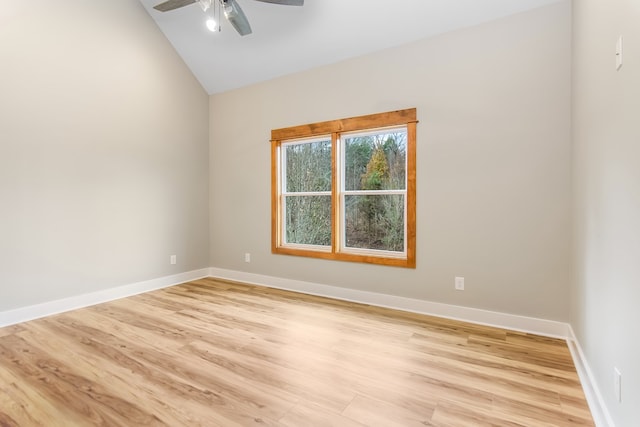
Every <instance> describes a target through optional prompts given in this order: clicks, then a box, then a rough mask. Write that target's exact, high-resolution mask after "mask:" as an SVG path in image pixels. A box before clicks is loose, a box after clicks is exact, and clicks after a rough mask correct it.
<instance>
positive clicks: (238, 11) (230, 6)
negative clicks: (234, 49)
mask: <svg viewBox="0 0 640 427" xmlns="http://www.w3.org/2000/svg"><path fill="white" fill-rule="evenodd" d="M222 4H223V7H224V16H225V18H227V21H229V23H231V25H233V28H235V29H236V31H237V32H238V34H240V35H241V36H246V35H247V34H251V25H249V21H248V20H247V15H245V14H244V12H243V11H242V8H241V7H240V5H239V4H238V2H236V0H223V1H222Z"/></svg>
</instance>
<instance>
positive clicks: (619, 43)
mask: <svg viewBox="0 0 640 427" xmlns="http://www.w3.org/2000/svg"><path fill="white" fill-rule="evenodd" d="M620 67H622V36H620V37H618V41H617V42H616V71H618V70H619V69H620Z"/></svg>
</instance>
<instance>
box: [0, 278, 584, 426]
mask: <svg viewBox="0 0 640 427" xmlns="http://www.w3.org/2000/svg"><path fill="white" fill-rule="evenodd" d="M90 425H103V426H147V425H150V426H160V425H168V426H224V427H227V426H247V425H263V426H293V427H302V426H340V427H343V426H344V427H351V426H384V427H393V426H403V427H405V426H474V427H475V426H501V427H502V426H573V425H581V426H593V422H592V420H591V416H590V414H589V410H588V408H587V404H586V402H585V398H584V395H583V392H582V389H581V387H580V383H579V381H578V377H577V374H576V371H575V368H574V366H573V363H572V360H571V356H570V354H569V350H568V348H567V345H566V343H565V342H564V341H562V340H556V339H549V338H543V337H539V336H533V335H528V334H524V333H519V332H511V331H507V330H502V329H496V328H490V327H484V326H477V325H472V324H468V323H463V322H456V321H451V320H444V319H440V318H435V317H428V316H422V315H417V314H411V313H405V312H399V311H394V310H388V309H382V308H376V307H370V306H365V305H359V304H354V303H348V302H342V301H335V300H330V299H325V298H320V297H313V296H306V295H301V294H296V293H292V292H286V291H280V290H275V289H268V288H261V287H256V286H248V285H242V284H232V283H226V282H221V281H216V280H213V279H203V280H198V281H194V282H190V283H186V284H183V285H179V286H175V287H172V288H168V289H164V290H161V291H155V292H151V293H147V294H143V295H138V296H134V297H130V298H126V299H122V300H118V301H114V302H110V303H107V304H101V305H97V306H93V307H89V308H85V309H81V310H76V311H73V312H68V313H64V314H60V315H56V316H51V317H48V318H45V319H39V320H35V321H31V322H27V323H23V324H20V325H15V326H11V327H7V328H2V329H0V426H47V427H53V426H65V427H69V426H90Z"/></svg>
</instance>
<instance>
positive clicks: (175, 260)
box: [169, 255, 177, 265]
mask: <svg viewBox="0 0 640 427" xmlns="http://www.w3.org/2000/svg"><path fill="white" fill-rule="evenodd" d="M176 262H177V259H176V256H175V255H171V256H170V257H169V264H171V265H175V263H176Z"/></svg>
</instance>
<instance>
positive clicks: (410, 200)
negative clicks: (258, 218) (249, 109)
mask: <svg viewBox="0 0 640 427" xmlns="http://www.w3.org/2000/svg"><path fill="white" fill-rule="evenodd" d="M417 123H418V121H417V110H416V109H415V108H410V109H405V110H397V111H390V112H386V113H379V114H370V115H366V116H358V117H351V118H346V119H339V120H330V121H326V122H320V123H311V124H306V125H300V126H293V127H288V128H281V129H274V130H272V131H271V252H272V253H274V254H283V255H295V256H305V257H313V258H320V259H328V260H338V261H351V262H362V263H370V264H378V265H388V266H396V267H407V268H415V266H416V128H417ZM392 126H406V128H407V190H406V198H407V200H406V203H407V207H406V209H407V212H406V230H407V231H406V233H407V234H406V257H403V258H393V257H384V256H373V255H361V254H353V253H345V252H340V251H339V248H338V246H339V245H338V240H337V239H338V224H337V221H336V218H337V217H338V215H339V212H340V207H339V201H338V200H337V199H338V197H336V195H337V194H338V183H337V170H336V162H335V161H334V162H332V166H331V172H332V184H331V190H332V197H331V200H332V206H331V209H332V213H333V215H332V221H331V223H332V230H333V232H332V239H331V252H324V251H314V250H307V249H299V248H290V247H283V246H282V245H281V241H280V239H281V236H282V233H281V232H282V230H281V221H280V215H281V212H280V206H281V204H280V187H281V182H280V179H281V178H280V176H279V170H280V165H279V162H280V159H279V156H278V152H279V148H280V146H281V145H282V143H283V142H286V141H287V140H292V139H302V138H311V137H316V136H320V135H331V140H332V146H331V147H332V148H331V149H332V155H333V159H335V158H336V155H337V153H336V152H335V150H336V149H337V144H336V140H337V138H338V136H339V134H341V133H343V132H354V131H365V130H369V129H377V128H384V127H392Z"/></svg>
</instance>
